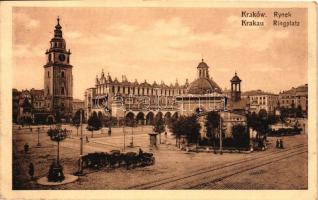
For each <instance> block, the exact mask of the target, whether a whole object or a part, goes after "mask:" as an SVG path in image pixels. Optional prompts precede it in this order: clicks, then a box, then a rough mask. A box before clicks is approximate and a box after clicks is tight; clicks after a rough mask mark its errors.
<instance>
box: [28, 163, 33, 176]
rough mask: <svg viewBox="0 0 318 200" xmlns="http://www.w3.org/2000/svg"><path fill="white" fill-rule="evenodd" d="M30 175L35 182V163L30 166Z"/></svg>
mask: <svg viewBox="0 0 318 200" xmlns="http://www.w3.org/2000/svg"><path fill="white" fill-rule="evenodd" d="M29 175H30V177H31V180H34V165H33V163H30V164H29Z"/></svg>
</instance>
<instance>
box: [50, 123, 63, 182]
mask: <svg viewBox="0 0 318 200" xmlns="http://www.w3.org/2000/svg"><path fill="white" fill-rule="evenodd" d="M47 134H48V136H49V137H50V139H51V140H52V141H54V142H57V158H56V165H54V164H52V165H51V167H50V170H49V174H48V179H49V181H61V180H64V174H63V168H62V166H61V165H60V142H61V141H63V140H64V139H65V138H66V137H67V130H66V129H64V130H63V129H61V128H55V129H49V130H48V132H47Z"/></svg>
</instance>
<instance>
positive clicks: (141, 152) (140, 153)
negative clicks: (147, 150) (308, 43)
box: [139, 148, 143, 156]
mask: <svg viewBox="0 0 318 200" xmlns="http://www.w3.org/2000/svg"><path fill="white" fill-rule="evenodd" d="M142 154H143V151H142V149H141V148H139V156H142Z"/></svg>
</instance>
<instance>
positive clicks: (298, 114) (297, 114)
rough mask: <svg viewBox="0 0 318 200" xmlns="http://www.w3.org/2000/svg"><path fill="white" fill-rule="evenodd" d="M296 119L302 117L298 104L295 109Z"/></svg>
mask: <svg viewBox="0 0 318 200" xmlns="http://www.w3.org/2000/svg"><path fill="white" fill-rule="evenodd" d="M296 117H303V110H302V108H301V105H300V104H299V105H298V106H297V109H296Z"/></svg>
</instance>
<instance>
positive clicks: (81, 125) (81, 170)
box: [76, 110, 83, 176]
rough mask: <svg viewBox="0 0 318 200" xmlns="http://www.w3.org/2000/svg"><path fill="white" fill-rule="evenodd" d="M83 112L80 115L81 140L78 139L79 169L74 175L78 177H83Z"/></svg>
mask: <svg viewBox="0 0 318 200" xmlns="http://www.w3.org/2000/svg"><path fill="white" fill-rule="evenodd" d="M82 118H83V112H82V110H81V114H80V127H81V138H80V159H79V166H78V167H79V169H78V172H77V173H76V174H77V175H78V176H81V175H83V119H82Z"/></svg>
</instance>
